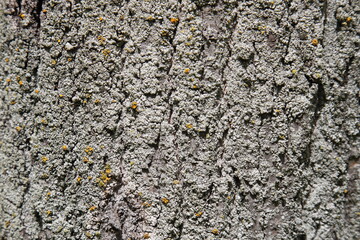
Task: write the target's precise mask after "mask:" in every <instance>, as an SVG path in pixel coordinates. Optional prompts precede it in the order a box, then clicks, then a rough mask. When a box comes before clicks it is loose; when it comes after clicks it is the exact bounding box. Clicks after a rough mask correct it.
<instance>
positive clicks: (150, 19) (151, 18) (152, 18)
mask: <svg viewBox="0 0 360 240" xmlns="http://www.w3.org/2000/svg"><path fill="white" fill-rule="evenodd" d="M154 20H155V18H154V17H153V16H149V17H147V18H146V21H154Z"/></svg>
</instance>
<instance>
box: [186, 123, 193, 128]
mask: <svg viewBox="0 0 360 240" xmlns="http://www.w3.org/2000/svg"><path fill="white" fill-rule="evenodd" d="M185 127H186V128H189V129H191V128H193V125H192V124H191V123H188V124H186V125H185Z"/></svg>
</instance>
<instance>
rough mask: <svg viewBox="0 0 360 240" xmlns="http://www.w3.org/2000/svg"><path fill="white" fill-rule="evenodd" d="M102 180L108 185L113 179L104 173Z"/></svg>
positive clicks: (101, 173) (101, 174) (101, 175)
mask: <svg viewBox="0 0 360 240" xmlns="http://www.w3.org/2000/svg"><path fill="white" fill-rule="evenodd" d="M100 179H101V180H102V181H103V182H104V183H107V182H108V181H110V180H111V178H109V177H108V175H107V174H106V173H104V172H100Z"/></svg>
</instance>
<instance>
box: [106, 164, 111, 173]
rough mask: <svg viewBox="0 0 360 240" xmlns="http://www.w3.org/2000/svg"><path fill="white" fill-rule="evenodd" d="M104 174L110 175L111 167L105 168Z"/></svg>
mask: <svg viewBox="0 0 360 240" xmlns="http://www.w3.org/2000/svg"><path fill="white" fill-rule="evenodd" d="M105 173H106V174H110V173H111V167H110V165H108V164H107V165H106V166H105Z"/></svg>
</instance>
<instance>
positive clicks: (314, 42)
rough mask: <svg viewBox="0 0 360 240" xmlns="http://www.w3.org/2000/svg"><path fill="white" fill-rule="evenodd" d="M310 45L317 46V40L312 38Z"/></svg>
mask: <svg viewBox="0 0 360 240" xmlns="http://www.w3.org/2000/svg"><path fill="white" fill-rule="evenodd" d="M311 44H312V45H314V46H317V45H318V44H319V40H317V39H316V38H314V39H313V40H311Z"/></svg>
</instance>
